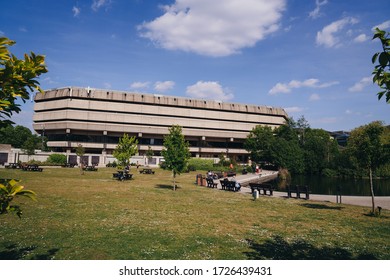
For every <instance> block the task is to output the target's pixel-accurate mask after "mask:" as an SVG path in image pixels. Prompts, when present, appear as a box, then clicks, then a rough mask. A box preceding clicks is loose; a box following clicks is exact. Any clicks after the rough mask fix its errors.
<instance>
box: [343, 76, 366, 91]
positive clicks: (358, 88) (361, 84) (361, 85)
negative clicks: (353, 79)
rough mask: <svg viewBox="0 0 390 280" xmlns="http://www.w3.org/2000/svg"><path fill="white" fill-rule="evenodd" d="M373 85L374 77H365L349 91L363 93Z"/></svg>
mask: <svg viewBox="0 0 390 280" xmlns="http://www.w3.org/2000/svg"><path fill="white" fill-rule="evenodd" d="M370 84H372V77H371V76H370V77H364V78H362V79H361V80H360V81H359V82H357V83H356V84H354V85H353V86H352V87H350V88H349V89H348V91H350V92H359V91H362V90H363V89H364V88H365V87H366V86H368V85H370Z"/></svg>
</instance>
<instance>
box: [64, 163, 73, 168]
mask: <svg viewBox="0 0 390 280" xmlns="http://www.w3.org/2000/svg"><path fill="white" fill-rule="evenodd" d="M75 166H76V164H74V163H65V164H64V165H62V167H69V168H73V167H75Z"/></svg>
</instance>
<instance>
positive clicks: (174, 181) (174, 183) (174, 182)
mask: <svg viewBox="0 0 390 280" xmlns="http://www.w3.org/2000/svg"><path fill="white" fill-rule="evenodd" d="M172 173H173V190H174V191H176V172H175V171H174V170H172Z"/></svg>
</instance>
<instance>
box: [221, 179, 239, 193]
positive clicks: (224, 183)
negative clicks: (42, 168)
mask: <svg viewBox="0 0 390 280" xmlns="http://www.w3.org/2000/svg"><path fill="white" fill-rule="evenodd" d="M219 182H220V183H221V187H222V189H223V190H227V191H233V192H236V191H239V190H240V188H237V187H236V182H235V181H229V180H220V181H219Z"/></svg>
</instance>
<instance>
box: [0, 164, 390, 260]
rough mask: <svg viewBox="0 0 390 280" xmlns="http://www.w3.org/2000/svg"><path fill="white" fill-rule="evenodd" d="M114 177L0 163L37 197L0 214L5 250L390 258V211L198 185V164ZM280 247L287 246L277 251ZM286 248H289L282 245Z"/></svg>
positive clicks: (63, 254)
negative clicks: (17, 210) (178, 170)
mask: <svg viewBox="0 0 390 280" xmlns="http://www.w3.org/2000/svg"><path fill="white" fill-rule="evenodd" d="M135 171H136V170H132V173H134V179H133V180H131V181H124V182H120V181H116V180H113V179H112V173H113V172H115V169H111V168H103V169H99V171H97V172H86V173H85V175H81V174H80V171H79V170H78V169H77V168H74V169H65V168H45V170H44V171H43V172H42V173H34V172H23V171H20V170H6V169H0V178H18V179H22V182H23V184H24V185H25V187H26V188H27V189H31V190H34V191H35V192H36V193H37V195H38V202H33V201H29V200H27V199H18V200H16V202H18V203H19V204H20V205H21V207H22V210H23V216H22V219H21V220H20V219H19V218H18V217H16V216H11V215H2V216H0V258H2V259H46V258H48V259H51V258H54V259H253V258H260V259H268V258H283V256H285V258H307V259H310V258H311V259H313V258H314V259H315V258H325V259H334V258H341V259H347V258H348V259H354V258H376V259H390V250H389V240H390V213H389V211H382V216H381V217H380V218H374V217H369V216H367V215H365V214H367V213H368V212H369V209H368V208H364V207H357V206H349V205H342V206H341V207H340V205H336V204H330V203H322V202H314V201H310V200H309V201H306V200H296V199H283V198H274V197H261V198H260V199H258V200H256V201H253V199H252V197H251V196H250V195H248V194H241V193H232V192H226V191H222V190H216V189H208V188H205V187H199V186H196V185H195V184H194V183H195V177H196V172H192V173H185V174H182V175H180V176H179V177H178V178H177V182H178V186H179V187H178V189H177V190H176V191H173V190H172V187H171V186H172V176H171V173H170V172H168V171H164V170H160V169H157V170H156V174H155V175H147V174H137V172H135ZM281 248H284V249H283V250H285V251H283V250H282V249H281ZM287 250H290V251H287Z"/></svg>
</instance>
